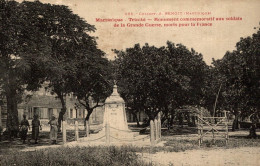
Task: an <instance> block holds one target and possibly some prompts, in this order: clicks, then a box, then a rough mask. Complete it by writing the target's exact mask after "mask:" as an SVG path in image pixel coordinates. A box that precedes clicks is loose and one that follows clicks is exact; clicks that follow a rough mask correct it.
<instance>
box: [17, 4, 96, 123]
mask: <svg viewBox="0 0 260 166" xmlns="http://www.w3.org/2000/svg"><path fill="white" fill-rule="evenodd" d="M22 6H23V8H24V11H23V12H24V13H26V14H25V15H26V16H35V17H36V18H37V22H35V23H34V26H36V27H38V29H39V33H40V34H41V36H44V37H45V38H47V41H48V46H49V48H50V52H49V53H48V54H46V55H45V59H44V60H45V61H44V67H43V68H42V70H41V71H42V72H43V73H44V74H45V80H46V82H48V85H49V89H50V90H51V91H52V93H53V94H56V95H57V97H58V98H59V99H60V101H61V104H62V109H61V111H60V114H59V118H58V122H59V128H60V126H61V121H62V120H63V118H64V117H65V113H66V103H65V97H66V95H67V94H68V93H70V92H71V86H72V85H71V83H70V81H69V79H70V78H71V77H73V76H74V75H75V74H76V72H77V65H78V64H77V63H76V62H79V61H75V59H82V56H83V54H85V53H87V54H90V53H91V52H92V51H96V43H95V37H92V36H90V35H89V34H88V32H94V31H95V27H94V26H93V25H90V24H88V23H87V22H86V21H85V20H83V19H82V18H80V17H79V16H78V15H76V14H73V13H72V11H71V10H70V9H69V8H68V7H67V6H63V5H51V4H42V3H40V2H39V1H37V2H22ZM82 47H83V48H82Z"/></svg>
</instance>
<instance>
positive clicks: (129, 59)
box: [115, 42, 208, 119]
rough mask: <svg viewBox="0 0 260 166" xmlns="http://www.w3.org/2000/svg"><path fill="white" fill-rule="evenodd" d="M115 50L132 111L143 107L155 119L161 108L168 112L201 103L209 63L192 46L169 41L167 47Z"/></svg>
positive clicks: (128, 103) (118, 71)
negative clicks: (187, 46) (188, 47)
mask: <svg viewBox="0 0 260 166" xmlns="http://www.w3.org/2000/svg"><path fill="white" fill-rule="evenodd" d="M115 52H116V54H117V55H118V59H116V63H117V67H118V69H117V80H118V85H119V87H121V89H119V92H121V94H122V96H123V98H124V99H125V100H126V102H127V106H128V107H130V108H131V109H132V110H138V109H141V110H144V111H145V112H146V113H147V115H148V116H149V118H150V119H154V118H155V116H156V115H157V113H158V112H160V111H163V112H164V114H165V115H168V114H169V113H170V112H171V111H173V110H174V109H175V108H180V107H182V106H184V105H200V103H201V102H202V101H201V99H202V97H201V96H203V93H204V89H203V83H204V73H205V72H206V71H207V69H208V66H207V65H206V64H205V62H204V61H203V60H202V55H201V54H198V53H197V52H195V51H194V50H193V49H191V50H188V49H187V48H186V47H185V46H184V45H182V44H177V45H175V44H174V43H171V42H167V47H160V48H157V47H155V46H149V45H148V44H145V46H143V47H140V45H139V44H136V45H135V46H134V47H133V48H128V49H126V50H125V51H118V50H115Z"/></svg>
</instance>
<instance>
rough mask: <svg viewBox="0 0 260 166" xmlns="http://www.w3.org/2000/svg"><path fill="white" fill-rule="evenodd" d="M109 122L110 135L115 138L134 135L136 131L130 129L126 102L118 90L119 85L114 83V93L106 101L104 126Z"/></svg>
mask: <svg viewBox="0 0 260 166" xmlns="http://www.w3.org/2000/svg"><path fill="white" fill-rule="evenodd" d="M107 124H108V126H109V130H110V135H111V136H112V137H115V138H118V139H120V138H125V139H126V138H130V139H132V138H133V137H134V134H136V133H134V132H132V131H131V130H129V129H128V125H127V119H126V111H125V102H124V100H123V99H122V98H121V97H120V95H119V93H118V92H117V86H116V85H114V87H113V93H112V94H111V96H109V97H108V98H107V99H106V101H105V113H104V121H103V126H104V127H105V126H106V125H107Z"/></svg>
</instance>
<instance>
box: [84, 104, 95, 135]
mask: <svg viewBox="0 0 260 166" xmlns="http://www.w3.org/2000/svg"><path fill="white" fill-rule="evenodd" d="M87 110H88V113H87V116H86V118H85V120H84V125H85V129H86V136H87V137H89V134H90V124H89V118H90V115H91V114H92V112H93V110H94V109H93V108H88V109H87Z"/></svg>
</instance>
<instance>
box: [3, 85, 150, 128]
mask: <svg viewBox="0 0 260 166" xmlns="http://www.w3.org/2000/svg"><path fill="white" fill-rule="evenodd" d="M28 95H29V96H30V97H29V98H28V97H24V98H23V102H22V103H20V104H18V119H19V121H21V120H22V118H23V114H25V115H26V116H27V119H28V120H29V122H31V120H32V119H33V116H34V115H35V114H37V115H38V116H39V119H40V121H41V124H42V125H48V122H49V120H50V118H51V116H52V114H54V115H55V116H56V117H58V115H59V112H60V111H61V108H62V105H61V102H60V99H59V98H57V97H56V96H55V95H52V94H51V93H50V91H48V90H47V88H46V87H44V86H43V87H42V88H40V89H39V90H38V91H36V92H26V96H28ZM65 103H66V108H67V110H66V117H67V123H68V124H74V123H75V121H78V122H79V125H83V124H84V118H85V117H86V115H87V110H86V109H84V107H79V108H78V107H77V108H76V107H75V104H77V105H80V104H79V103H78V101H77V98H76V96H74V95H73V94H69V95H67V96H66V99H65ZM90 104H92V103H90ZM126 116H127V122H135V121H136V119H134V117H133V115H132V114H131V113H130V112H129V111H128V110H126ZM103 117H104V106H101V107H97V108H95V109H94V111H93V112H92V114H91V116H90V119H89V121H90V124H101V123H103ZM137 117H138V119H139V121H140V122H142V121H143V120H144V119H145V118H147V116H146V114H145V113H144V112H141V113H138V114H137ZM6 119H7V107H6V102H5V101H4V99H2V100H0V126H3V127H4V128H5V127H6Z"/></svg>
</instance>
